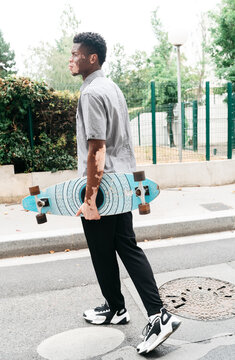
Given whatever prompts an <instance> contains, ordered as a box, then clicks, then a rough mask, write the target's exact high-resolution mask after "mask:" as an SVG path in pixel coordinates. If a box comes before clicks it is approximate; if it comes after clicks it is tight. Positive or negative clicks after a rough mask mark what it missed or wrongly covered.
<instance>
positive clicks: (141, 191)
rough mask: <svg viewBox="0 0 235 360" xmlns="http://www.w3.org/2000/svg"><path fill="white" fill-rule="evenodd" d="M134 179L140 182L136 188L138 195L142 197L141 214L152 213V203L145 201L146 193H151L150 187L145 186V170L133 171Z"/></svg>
mask: <svg viewBox="0 0 235 360" xmlns="http://www.w3.org/2000/svg"><path fill="white" fill-rule="evenodd" d="M133 176H134V181H136V182H138V183H139V185H138V187H137V188H136V189H135V193H136V196H139V197H140V199H141V204H139V214H140V215H147V214H149V213H150V205H149V204H148V203H146V202H145V195H148V194H149V189H148V187H147V186H143V183H142V181H144V180H145V173H144V171H135V172H133Z"/></svg>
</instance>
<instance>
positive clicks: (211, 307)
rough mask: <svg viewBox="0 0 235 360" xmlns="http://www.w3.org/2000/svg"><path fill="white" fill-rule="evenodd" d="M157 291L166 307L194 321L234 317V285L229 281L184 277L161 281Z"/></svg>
mask: <svg viewBox="0 0 235 360" xmlns="http://www.w3.org/2000/svg"><path fill="white" fill-rule="evenodd" d="M159 292H160V295H161V298H162V301H163V303H164V306H165V307H166V309H167V310H169V311H170V312H172V313H174V314H179V315H180V316H183V317H186V318H189V319H194V320H222V319H228V318H230V317H233V316H235V286H234V285H233V284H231V283H229V282H225V281H221V280H217V279H213V278H207V277H187V278H181V279H175V280H172V281H169V282H167V283H165V284H163V285H162V286H161V287H160V288H159Z"/></svg>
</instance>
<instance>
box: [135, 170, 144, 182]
mask: <svg viewBox="0 0 235 360" xmlns="http://www.w3.org/2000/svg"><path fill="white" fill-rule="evenodd" d="M133 175H134V180H135V181H144V180H145V172H144V171H135V172H133Z"/></svg>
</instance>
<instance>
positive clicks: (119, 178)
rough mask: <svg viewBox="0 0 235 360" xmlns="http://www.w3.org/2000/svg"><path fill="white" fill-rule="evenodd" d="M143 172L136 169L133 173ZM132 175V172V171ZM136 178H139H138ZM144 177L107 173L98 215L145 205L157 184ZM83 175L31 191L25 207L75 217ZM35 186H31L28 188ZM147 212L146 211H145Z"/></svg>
mask: <svg viewBox="0 0 235 360" xmlns="http://www.w3.org/2000/svg"><path fill="white" fill-rule="evenodd" d="M140 173H142V174H144V172H138V173H136V174H140ZM134 174H135V173H134ZM137 178H138V177H137ZM142 179H145V176H144V177H142V178H140V177H139V178H138V180H137V181H135V179H134V176H133V174H124V173H123V174H121V173H106V174H104V175H103V177H102V180H101V183H100V187H99V190H98V194H97V199H96V205H97V208H98V211H99V214H100V215H101V216H106V215H114V214H121V213H125V212H128V211H132V210H135V209H137V208H140V206H141V205H143V204H145V205H146V206H147V205H148V203H149V202H151V201H153V200H154V199H155V198H156V197H157V196H158V195H159V192H160V190H159V187H158V185H157V184H156V183H155V182H154V181H152V180H150V179H145V180H142ZM86 180H87V178H86V177H82V178H75V179H72V180H68V181H65V182H62V183H59V184H56V185H53V186H50V187H48V188H46V189H44V190H43V191H40V190H39V188H38V187H36V188H38V191H37V192H36V193H32V192H31V194H32V195H30V196H27V197H25V198H24V199H23V200H22V205H23V207H24V209H26V210H30V211H35V212H39V213H40V214H46V213H50V214H54V215H63V216H75V215H76V213H77V211H78V209H79V208H80V206H81V205H82V203H83V201H84V197H85V190H86ZM30 189H34V190H35V187H34V188H30ZM145 213H148V212H145Z"/></svg>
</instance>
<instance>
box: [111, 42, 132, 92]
mask: <svg viewBox="0 0 235 360" xmlns="http://www.w3.org/2000/svg"><path fill="white" fill-rule="evenodd" d="M111 54H112V55H111V59H110V61H109V63H108V77H110V78H111V79H112V80H113V81H114V82H115V83H116V84H117V85H118V86H119V87H120V89H121V90H122V91H123V92H124V93H125V90H126V89H125V88H126V76H127V73H128V60H127V55H126V53H125V49H124V46H123V45H121V44H120V43H117V44H115V45H114V47H113V49H112V51H111Z"/></svg>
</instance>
